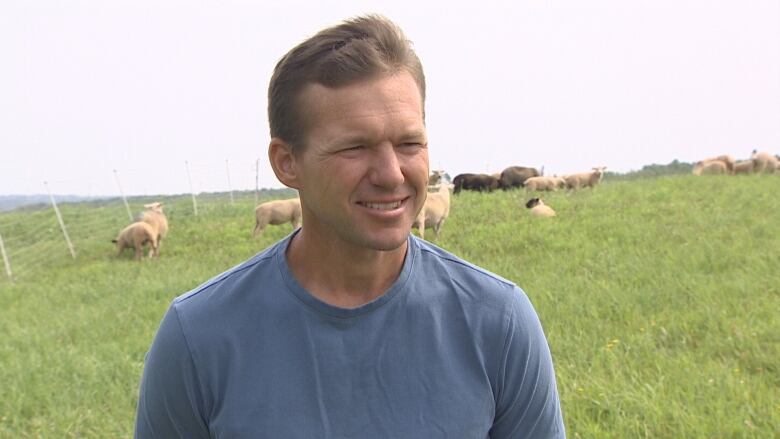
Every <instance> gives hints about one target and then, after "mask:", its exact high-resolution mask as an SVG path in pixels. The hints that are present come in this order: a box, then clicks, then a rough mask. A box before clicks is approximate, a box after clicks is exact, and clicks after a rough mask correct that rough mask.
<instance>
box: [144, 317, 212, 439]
mask: <svg viewBox="0 0 780 439" xmlns="http://www.w3.org/2000/svg"><path fill="white" fill-rule="evenodd" d="M202 407H203V396H202V393H201V386H200V380H199V379H198V375H197V371H196V370H195V364H194V363H193V360H192V355H191V354H190V350H189V347H188V345H187V340H186V339H185V337H184V333H183V332H182V328H181V324H180V322H179V316H178V313H177V311H176V308H175V307H174V306H173V305H172V306H171V307H170V308H168V312H167V313H166V314H165V317H163V320H162V323H161V324H160V328H159V329H158V330H157V335H155V337H154V342H153V343H152V347H151V348H150V350H149V353H148V354H147V355H146V362H145V365H144V372H143V377H142V378H141V388H140V394H139V397H138V411H137V414H136V422H135V438H136V439H145V438H208V437H209V432H208V427H207V425H206V422H205V420H204V419H205V417H204V416H203V413H201V411H202Z"/></svg>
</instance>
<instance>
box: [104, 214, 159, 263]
mask: <svg viewBox="0 0 780 439" xmlns="http://www.w3.org/2000/svg"><path fill="white" fill-rule="evenodd" d="M111 242H114V243H116V248H117V252H116V256H117V257H119V256H121V255H122V252H123V251H124V250H125V249H126V248H129V247H132V248H134V249H135V259H136V260H137V261H140V260H141V258H142V257H143V247H144V244H146V243H149V245H150V249H149V257H152V255H153V254H156V250H157V246H158V241H157V232H156V231H155V230H154V228H153V227H152V226H151V225H149V224H148V223H145V222H143V221H140V222H135V223H131V224H130V225H129V226H127V227H125V228H124V229H122V230H121V231H120V232H119V235H117V237H116V239H114V240H112V241H111Z"/></svg>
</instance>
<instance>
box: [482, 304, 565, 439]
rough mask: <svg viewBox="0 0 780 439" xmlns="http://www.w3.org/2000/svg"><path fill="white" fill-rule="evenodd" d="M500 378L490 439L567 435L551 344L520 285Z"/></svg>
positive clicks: (558, 436)
mask: <svg viewBox="0 0 780 439" xmlns="http://www.w3.org/2000/svg"><path fill="white" fill-rule="evenodd" d="M498 380H499V382H498V389H499V391H498V395H497V398H496V415H495V419H494V420H493V427H492V428H491V429H490V437H491V438H492V439H505V438H506V439H508V438H540V439H547V438H551V439H552V438H556V439H557V438H565V437H566V432H565V429H564V425H563V417H562V415H561V404H560V400H559V398H558V389H557V387H556V383H555V371H554V370H553V364H552V356H551V355H550V348H549V346H548V345H547V339H546V338H545V336H544V332H543V331H542V325H541V323H540V322H539V318H538V316H537V315H536V311H534V308H533V306H532V305H531V302H530V301H529V300H528V297H526V295H525V293H523V292H522V291H520V290H519V289H518V290H517V294H516V298H515V300H514V301H513V306H512V310H511V311H510V317H509V325H508V328H507V334H506V340H505V343H504V358H503V364H502V367H501V369H500V371H499V376H498Z"/></svg>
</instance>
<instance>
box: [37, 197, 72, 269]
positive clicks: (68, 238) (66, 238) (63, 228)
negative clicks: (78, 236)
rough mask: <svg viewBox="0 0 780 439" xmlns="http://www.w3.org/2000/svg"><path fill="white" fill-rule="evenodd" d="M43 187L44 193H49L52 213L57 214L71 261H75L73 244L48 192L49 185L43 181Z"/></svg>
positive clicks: (58, 210)
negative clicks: (52, 208)
mask: <svg viewBox="0 0 780 439" xmlns="http://www.w3.org/2000/svg"><path fill="white" fill-rule="evenodd" d="M43 185H44V186H46V192H48V193H49V199H50V200H51V205H52V206H54V213H55V214H57V221H59V223H60V229H62V235H63V236H64V237H65V242H67V243H68V250H70V255H71V256H72V257H73V259H76V250H74V249H73V244H72V243H71V242H70V237H69V236H68V230H67V229H66V228H65V223H64V222H63V221H62V215H60V209H58V208H57V203H56V202H55V201H54V195H52V194H51V191H50V190H49V183H47V182H45V181H44V182H43Z"/></svg>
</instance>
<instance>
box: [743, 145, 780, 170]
mask: <svg viewBox="0 0 780 439" xmlns="http://www.w3.org/2000/svg"><path fill="white" fill-rule="evenodd" d="M750 160H752V161H753V170H754V171H755V172H756V173H761V172H768V173H770V174H773V173H774V172H775V170H777V169H778V168H780V161H778V159H777V157H775V156H773V155H772V154H769V153H768V152H757V151H756V150H755V149H754V150H753V154H752V155H751V156H750Z"/></svg>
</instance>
